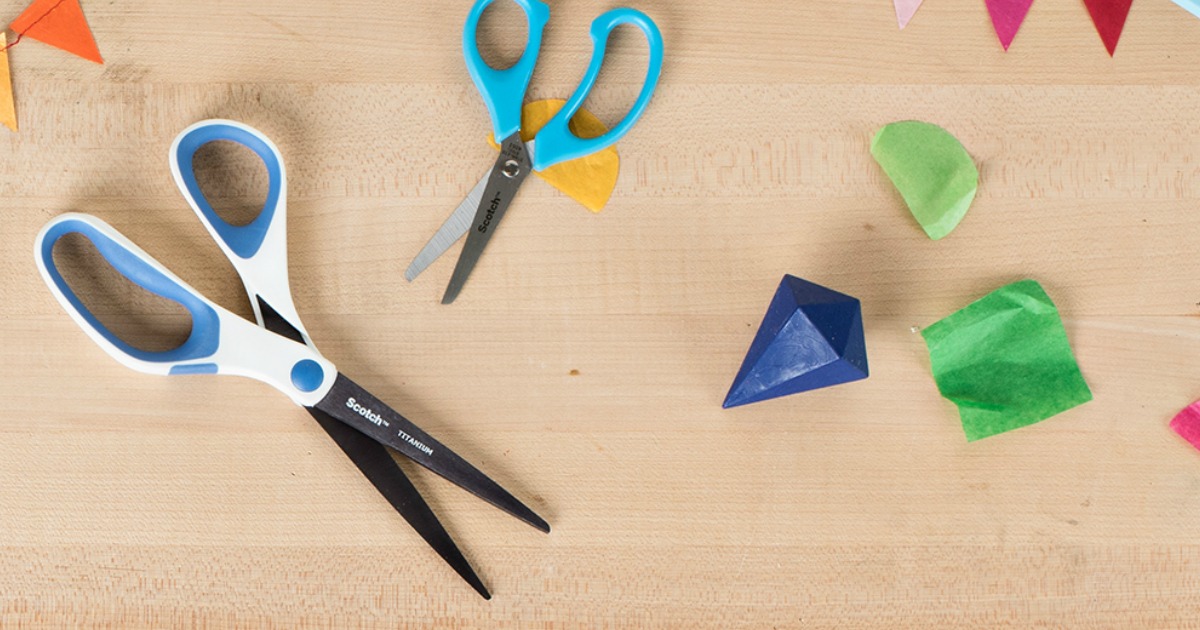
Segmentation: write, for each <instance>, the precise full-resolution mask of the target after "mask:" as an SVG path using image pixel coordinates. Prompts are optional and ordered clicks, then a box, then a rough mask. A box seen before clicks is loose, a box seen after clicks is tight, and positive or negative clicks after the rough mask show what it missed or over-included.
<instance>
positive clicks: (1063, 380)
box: [921, 280, 1092, 442]
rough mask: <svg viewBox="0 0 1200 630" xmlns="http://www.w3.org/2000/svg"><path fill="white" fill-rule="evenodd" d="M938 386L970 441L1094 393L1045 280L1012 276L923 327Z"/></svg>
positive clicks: (1044, 415) (1039, 418) (1038, 419)
mask: <svg viewBox="0 0 1200 630" xmlns="http://www.w3.org/2000/svg"><path fill="white" fill-rule="evenodd" d="M921 335H922V336H923V337H925V344H926V345H927V346H929V361H930V363H931V364H932V367H933V379H934V380H935V381H936V382H937V386H938V391H940V392H941V393H942V396H944V397H946V399H948V400H949V401H950V402H953V403H954V404H955V405H957V406H958V413H959V416H961V418H962V425H963V431H965V432H966V434H967V441H968V442H974V441H975V440H979V439H982V438H985V437H989V436H992V435H996V434H997V433H1004V432H1005V431H1011V430H1013V429H1018V428H1020V427H1023V426H1026V425H1030V424H1034V423H1035V422H1041V421H1042V420H1045V419H1046V418H1049V417H1050V416H1053V415H1055V414H1058V413H1061V412H1063V411H1066V410H1068V409H1070V408H1072V407H1075V406H1077V405H1081V404H1083V403H1085V402H1087V401H1089V400H1091V399H1092V391H1091V390H1090V389H1088V386H1087V383H1085V382H1084V380H1083V375H1082V374H1080V373H1079V365H1078V364H1077V363H1076V362H1075V356H1074V355H1073V354H1071V346H1070V344H1069V343H1068V342H1067V333H1066V331H1065V330H1064V329H1063V324H1062V319H1060V318H1059V316H1058V309H1056V308H1055V307H1054V302H1051V301H1050V296H1048V295H1046V292H1045V291H1044V290H1043V289H1042V285H1040V284H1038V283H1037V282H1035V281H1033V280H1022V281H1020V282H1014V283H1013V284H1009V285H1006V286H1003V287H1000V288H999V289H996V290H995V291H992V292H991V293H989V294H987V295H985V296H984V297H982V298H980V299H978V300H976V301H974V302H972V303H971V304H969V305H967V307H966V308H963V309H962V310H960V311H957V312H955V313H952V314H951V315H950V316H949V317H946V318H945V319H943V320H941V321H939V322H937V323H936V324H933V325H932V326H930V327H928V328H926V329H925V330H923V331H922V332H921Z"/></svg>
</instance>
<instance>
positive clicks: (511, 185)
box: [404, 0, 663, 304]
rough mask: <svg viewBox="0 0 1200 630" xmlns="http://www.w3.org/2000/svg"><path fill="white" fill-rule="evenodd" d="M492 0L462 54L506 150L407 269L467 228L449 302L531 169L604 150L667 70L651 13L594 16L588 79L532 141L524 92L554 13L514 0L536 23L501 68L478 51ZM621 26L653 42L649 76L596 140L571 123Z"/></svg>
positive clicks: (409, 274) (467, 34) (476, 14)
mask: <svg viewBox="0 0 1200 630" xmlns="http://www.w3.org/2000/svg"><path fill="white" fill-rule="evenodd" d="M492 2H493V0H476V2H475V5H474V6H473V7H471V12H470V13H469V14H468V15H467V22H466V25H465V26H464V28H463V55H464V56H465V57H466V60H467V71H468V72H469V73H470V75H471V80H472V81H474V82H475V87H476V88H478V89H479V94H480V95H481V96H482V97H483V103H484V105H486V106H487V110H488V114H489V115H490V116H491V119H492V132H493V133H494V134H495V138H496V141H497V142H500V143H501V144H500V156H499V157H498V158H496V162H495V164H494V165H493V166H492V168H491V169H490V170H488V172H487V173H485V174H484V176H483V178H482V179H480V180H479V183H478V184H476V185H475V187H474V188H472V189H471V192H470V193H468V194H467V197H466V199H463V201H462V203H460V204H459V205H458V208H456V209H455V210H454V212H453V213H452V214H451V215H450V217H449V218H448V219H446V222H445V223H443V224H442V226H441V227H440V228H439V229H438V231H437V232H436V233H435V234H434V235H433V237H432V238H431V239H430V240H429V242H428V243H427V244H426V245H425V247H424V248H423V249H422V250H421V251H420V253H418V254H417V257H416V258H415V259H413V261H412V264H410V265H409V266H408V269H407V270H405V272H404V277H405V278H406V279H408V280H409V281H410V282H411V281H412V280H413V279H414V278H416V277H417V275H419V274H420V273H421V272H422V271H424V270H425V268H426V267H428V266H429V265H430V264H431V263H432V262H433V261H434V260H437V258H438V257H440V256H441V255H442V254H443V253H445V252H446V250H447V249H449V248H450V246H451V245H453V244H454V243H455V242H456V241H458V239H460V238H462V236H463V235H464V234H466V235H467V242H466V244H465V245H463V249H462V253H461V254H459V257H458V264H457V265H455V267H454V273H453V275H451V277H450V284H449V285H448V286H447V287H446V293H445V294H444V295H443V296H442V304H449V303H451V302H453V301H454V299H455V298H456V297H458V294H459V293H460V292H461V291H462V288H463V285H464V284H466V282H467V277H468V276H470V275H471V270H472V269H474V268H475V264H476V263H477V262H479V256H480V255H481V254H482V253H483V248H484V247H486V246H487V244H488V241H489V240H490V239H491V238H492V234H494V233H495V232H496V228H497V227H498V226H499V224H500V220H501V219H503V218H504V213H505V212H506V211H507V210H508V206H509V204H510V203H512V200H513V197H514V196H516V194H517V190H519V189H520V187H521V183H522V182H524V181H525V178H526V177H527V176H528V175H529V171H530V170H534V171H542V170H544V169H546V168H547V167H550V166H553V165H555V164H558V163H560V162H565V161H567V160H573V159H575V158H580V157H583V156H586V155H590V154H592V153H595V152H597V151H601V150H603V149H605V148H607V147H609V146H611V145H612V144H613V143H615V142H616V141H617V140H620V139H621V138H622V137H624V136H625V134H626V133H628V132H629V130H630V128H632V127H633V125H634V123H636V122H637V121H638V119H639V118H641V116H642V113H643V112H644V111H645V109H646V105H647V104H649V102H650V97H651V95H653V93H654V88H655V86H656V85H657V84H658V76H659V73H660V71H661V70H662V61H663V44H662V35H661V34H660V33H659V32H658V27H657V26H656V25H655V24H654V21H653V20H651V19H650V18H649V17H647V16H646V14H644V13H642V12H641V11H636V10H634V9H629V8H620V9H613V10H611V11H608V12H606V13H604V14H602V15H601V16H600V17H598V18H596V19H595V21H593V22H592V27H591V35H592V42H593V45H594V48H593V51H592V60H591V63H589V64H588V67H587V71H586V72H584V75H583V80H582V81H581V82H580V84H579V87H578V88H576V89H575V92H574V93H573V94H572V95H571V98H569V99H568V100H567V102H566V104H565V105H563V108H562V109H561V110H559V112H558V113H557V114H555V115H554V117H553V118H551V119H550V120H549V121H548V122H547V123H546V125H545V126H544V127H542V128H541V129H540V130H539V131H538V132H537V134H536V135H534V137H533V139H532V140H530V141H529V142H525V141H523V140H521V133H520V129H521V107H522V105H523V104H524V102H525V91H526V89H528V87H529V79H530V78H531V77H532V76H533V67H534V65H535V64H536V63H537V56H538V49H539V48H540V47H541V44H542V29H543V28H545V26H546V22H547V21H548V20H549V19H550V8H549V7H548V6H547V5H546V4H545V3H544V2H541V0H514V2H516V4H517V6H519V7H521V9H522V10H524V11H525V19H526V21H527V23H528V25H529V34H528V40H527V41H526V42H525V52H523V53H522V54H521V58H520V59H519V60H517V63H516V64H514V65H513V66H512V67H510V68H506V69H504V70H497V69H495V68H493V67H491V66H489V65H488V64H487V62H485V61H484V60H483V57H482V56H480V54H479V45H478V44H477V43H476V39H475V34H476V31H477V30H478V29H479V18H480V16H481V15H482V14H483V10H484V9H486V8H487V7H488V5H490V4H491V3H492ZM622 24H632V25H634V26H636V27H638V28H639V29H641V30H642V33H644V34H645V35H646V41H647V43H648V44H649V48H650V61H649V64H648V66H647V68H646V80H645V82H644V83H643V84H642V91H641V93H639V94H638V97H637V101H635V102H634V104H633V107H631V108H630V110H629V113H628V114H626V115H625V118H624V119H622V120H621V122H619V123H617V125H616V126H615V127H613V128H612V129H611V130H610V131H608V132H607V133H605V134H604V135H601V136H599V137H597V138H586V139H585V138H580V137H578V136H576V135H575V134H574V132H572V131H571V130H570V128H569V127H568V126H567V124H568V123H569V122H570V121H571V118H572V117H573V116H575V113H576V112H577V111H579V107H580V106H581V105H583V101H584V100H585V99H587V96H588V94H589V93H590V92H591V91H592V87H593V86H594V85H595V83H596V77H597V76H598V75H599V74H600V66H601V65H602V64H603V63H604V50H605V47H606V46H607V43H608V36H609V34H610V33H612V31H613V29H615V28H616V27H618V26H620V25H622Z"/></svg>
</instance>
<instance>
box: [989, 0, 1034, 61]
mask: <svg viewBox="0 0 1200 630" xmlns="http://www.w3.org/2000/svg"><path fill="white" fill-rule="evenodd" d="M984 1H985V2H987V9H988V13H989V14H991V16H992V27H993V28H995V29H996V37H999V38H1000V45H1001V46H1004V50H1008V46H1009V44H1012V40H1013V38H1014V37H1016V36H1017V31H1018V30H1020V29H1021V22H1024V21H1025V14H1026V13H1029V6H1030V5H1032V4H1033V0H984Z"/></svg>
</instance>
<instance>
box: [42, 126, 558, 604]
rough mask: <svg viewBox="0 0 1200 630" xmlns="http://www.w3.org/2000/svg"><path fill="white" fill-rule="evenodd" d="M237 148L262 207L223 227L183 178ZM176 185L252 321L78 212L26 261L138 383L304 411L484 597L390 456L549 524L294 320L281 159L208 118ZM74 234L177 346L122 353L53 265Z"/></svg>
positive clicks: (175, 151) (178, 143)
mask: <svg viewBox="0 0 1200 630" xmlns="http://www.w3.org/2000/svg"><path fill="white" fill-rule="evenodd" d="M217 140H227V141H232V142H236V143H238V144H241V145H242V146H245V147H247V148H249V149H250V150H252V151H254V152H255V153H257V154H258V156H259V157H260V158H261V159H262V160H263V162H264V164H265V165H266V167H267V173H268V175H269V179H270V184H269V186H268V190H267V201H266V204H265V206H264V207H263V210H262V212H261V213H260V214H259V215H258V218H256V219H255V220H254V221H252V222H250V223H249V224H247V225H244V226H234V225H231V224H229V223H227V222H225V221H224V220H223V219H221V217H219V216H218V215H217V213H216V212H215V211H214V210H213V208H212V206H211V205H210V204H209V202H208V200H207V199H206V198H205V197H204V193H203V192H202V191H201V190H200V186H199V184H198V183H197V181H196V177H195V173H194V171H193V169H192V158H193V156H194V155H195V153H196V151H197V150H198V149H199V148H200V147H201V146H203V145H205V144H208V143H209V142H213V141H217ZM170 157H171V171H172V172H173V173H174V176H175V183H176V184H177V185H178V186H179V190H180V191H181V192H182V193H183V196H184V197H185V198H186V199H187V201H188V203H189V205H191V206H192V209H193V210H195V211H196V216H198V217H199V218H200V221H201V222H202V223H204V226H205V227H206V228H208V232H209V234H211V235H212V237H213V238H214V239H216V241H217V243H218V244H219V245H220V246H221V251H223V252H224V253H225V255H226V256H227V257H228V258H229V261H230V262H232V263H233V266H234V269H236V270H237V272H238V274H239V275H240V276H241V278H242V282H243V284H244V285H245V287H246V293H247V294H248V295H249V297H250V302H251V304H252V305H253V308H254V317H255V319H256V320H257V323H251V322H249V321H246V320H245V319H242V318H241V317H238V316H237V315H234V314H233V313H231V312H229V311H227V310H225V309H223V308H221V307H220V306H218V305H217V304H215V303H213V302H212V301H211V300H209V299H208V298H206V297H204V296H203V295H201V294H200V293H199V292H198V291H196V290H195V289H193V288H192V287H190V286H188V285H187V284H186V283H185V282H183V281H182V280H180V279H179V278H177V277H176V276H175V275H174V274H172V273H171V272H170V271H168V270H167V268H166V267H164V266H162V265H161V264H159V263H158V261H156V260H154V259H153V258H151V257H150V255H149V254H147V253H146V252H144V251H142V249H141V248H139V247H138V246H137V245H134V244H133V243H132V242H131V241H129V239H127V238H125V237H124V236H123V235H121V234H120V233H119V232H117V231H116V230H115V229H113V228H112V227H111V226H110V225H108V224H107V223H105V222H103V221H101V220H100V219H97V218H95V217H93V216H90V215H86V214H75V213H71V214H64V215H61V216H59V217H56V218H54V219H53V220H51V221H50V222H49V223H47V224H46V226H45V227H43V228H42V230H41V232H40V233H39V234H38V237H37V244H36V248H35V257H36V259H37V265H38V269H39V270H40V271H41V273H42V278H43V279H44V280H45V281H46V285H47V286H49V287H50V291H51V292H52V293H54V296H55V297H56V298H58V301H59V303H60V304H62V306H63V308H64V309H66V311H67V313H69V314H70V315H71V317H72V318H73V319H74V320H75V323H77V324H79V326H80V327H81V328H83V330H84V332H86V333H87V334H88V336H89V337H91V338H92V340H93V341H95V342H96V343H97V344H98V345H99V346H100V347H101V348H103V349H104V351H105V352H107V353H108V354H109V355H111V356H112V357H113V358H115V359H116V360H117V361H120V362H121V363H122V364H124V365H125V366H126V367H129V368H132V369H134V370H137V371H139V372H145V373H147V374H161V375H178V374H234V375H238V376H248V377H250V378H254V379H258V380H260V381H263V382H265V383H267V384H269V385H271V386H273V387H275V388H276V389H278V390H279V391H281V392H283V393H284V394H286V395H288V396H289V397H290V398H291V399H292V400H293V401H295V402H296V403H297V404H299V405H300V406H302V407H304V408H305V409H307V410H308V412H309V413H310V414H312V417H313V418H314V419H316V421H317V422H318V423H320V425H321V427H322V428H323V429H324V430H325V431H326V432H327V433H328V434H329V436H330V437H331V438H333V440H334V442H336V443H337V445H338V446H339V447H341V448H342V450H343V451H345V452H346V454H347V455H348V456H349V457H350V459H352V460H353V461H354V463H355V465H357V466H358V469H359V470H361V471H362V473H363V474H364V475H365V476H366V477H367V479H369V480H370V481H371V483H372V484H374V485H375V488H376V489H378V490H379V492H380V494H382V495H383V496H384V497H385V498H386V499H387V500H388V502H390V503H391V504H392V506H393V507H395V508H396V510H397V511H398V512H399V513H400V515H401V516H403V517H404V519H405V520H406V521H408V523H409V524H410V525H412V527H413V528H414V529H415V530H416V531H417V533H418V534H420V535H421V537H422V538H424V539H425V541H426V542H428V543H429V545H430V546H432V547H433V549H434V550H435V551H437V553H438V554H439V555H441V556H442V558H443V559H445V561H446V562H447V563H449V564H450V566H451V567H453V568H454V570H455V571H457V572H458V574H459V575H461V576H462V577H463V579H465V580H466V581H467V582H468V583H469V584H470V585H471V586H472V587H474V589H475V590H476V591H478V592H479V594H480V595H482V596H483V597H485V598H490V597H491V595H490V594H489V593H488V591H487V588H486V587H484V585H483V582H482V581H480V579H479V577H478V576H477V575H476V574H475V571H474V570H473V569H472V568H471V565H470V564H469V563H468V562H467V560H466V558H464V557H463V555H462V553H461V552H460V551H459V549H458V546H457V545H455V543H454V541H453V540H452V539H451V538H450V535H449V534H448V533H447V532H446V530H445V528H443V527H442V525H441V523H440V522H439V521H438V519H437V516H435V515H434V513H433V511H432V510H430V508H429V505H428V504H427V503H426V502H425V500H424V499H423V498H422V497H421V495H420V493H418V492H417V490H416V488H415V487H413V485H412V483H411V482H410V481H409V479H408V478H407V477H406V476H405V475H404V472H403V471H401V470H400V468H399V467H398V466H397V465H396V462H395V460H393V459H392V457H391V455H390V453H389V450H392V451H396V452H398V453H400V454H401V455H404V456H405V457H407V458H409V459H411V460H413V461H414V462H416V463H418V464H420V465H422V466H424V467H426V468H428V469H429V470H432V471H433V472H435V473H437V474H439V475H441V476H443V477H445V478H446V479H449V480H450V481H452V482H454V483H456V484H458V485H459V486H462V487H463V488H465V489H466V490H467V491H469V492H471V493H472V494H474V495H476V496H478V497H479V498H481V499H483V500H485V501H487V502H489V503H491V504H492V505H495V506H496V507H498V508H500V509H501V510H504V511H505V512H508V513H509V514H512V515H513V516H515V517H517V518H519V519H521V520H522V521H525V522H526V523H529V524H530V525H532V526H534V527H536V528H538V529H540V530H542V531H544V532H549V531H550V526H549V525H547V524H546V521H544V520H542V519H541V517H539V516H538V515H537V514H534V513H533V511H532V510H530V509H529V508H528V507H526V506H525V505H524V504H522V503H521V502H520V501H518V500H517V499H516V498H514V497H513V496H512V495H511V494H509V493H508V492H507V491H506V490H504V489H503V488H501V487H500V486H499V485H498V484H497V483H496V482H494V481H492V480H491V479H490V478H488V477H487V476H486V475H484V474H483V473H482V472H480V471H479V470H478V469H476V468H475V467H474V466H472V465H471V464H469V463H468V462H467V461H466V460H464V459H463V458H462V457H459V456H458V455H457V454H455V453H454V451H451V450H450V449H449V448H447V447H446V446H445V445H443V444H441V443H440V442H438V441H437V440H436V439H434V438H433V437H432V436H430V435H429V434H428V433H426V432H425V431H423V430H421V429H420V428H419V427H417V426H416V425H414V424H413V423H412V422H409V421H408V419H406V418H405V417H404V416H402V415H400V414H399V413H397V412H396V411H395V410H393V409H392V408H391V407H389V406H387V405H386V404H384V403H383V402H382V401H381V400H379V399H378V398H376V397H375V396H373V395H372V394H371V393H370V392H368V391H367V390H365V389H363V388H362V387H361V386H359V385H357V384H356V383H354V382H353V381H351V380H350V379H349V378H347V377H346V376H345V375H343V374H342V373H341V372H339V371H338V369H337V368H336V367H335V366H334V364H333V363H331V362H330V361H329V360H328V359H326V358H325V357H324V356H322V355H321V353H320V352H318V351H317V349H316V347H315V346H314V345H313V342H312V340H311V339H309V336H308V332H307V331H305V329H304V325H303V324H302V323H301V322H300V316H299V315H297V314H296V307H295V305H294V304H293V303H292V291H291V287H290V285H289V283H288V269H287V226H286V222H287V191H286V189H287V177H286V175H285V172H284V168H283V159H282V157H281V156H280V154H279V150H278V149H277V148H276V147H275V145H274V144H273V143H272V142H271V141H270V140H269V139H268V138H267V137H266V136H264V135H263V134H261V133H259V132H258V131H257V130H255V129H252V128H250V127H248V126H246V125H243V124H241V123H237V122H233V121H228V120H208V121H204V122H200V123H197V124H195V125H193V126H191V127H189V128H187V129H185V130H184V131H183V132H182V133H181V134H180V135H179V137H177V138H176V139H175V143H174V144H173V145H172V147H171V156H170ZM68 234H78V235H80V236H83V237H85V238H87V239H88V240H89V241H91V243H92V244H93V245H94V246H95V247H96V249H97V250H98V251H99V253H100V254H101V255H102V256H103V257H104V259H105V260H106V261H107V262H108V264H110V265H112V267H113V268H114V269H115V270H116V271H118V272H119V273H121V274H122V275H123V276H125V277H126V278H128V279H129V280H130V281H132V282H133V283H134V284H137V285H138V286H140V287H142V288H144V289H146V290H147V291H150V292H151V293H155V294H157V295H159V296H162V297H164V298H167V299H170V300H174V301H175V302H178V303H179V304H181V305H182V306H183V307H184V308H186V309H187V311H188V312H189V313H190V314H191V317H192V331H191V334H190V335H189V336H188V338H187V340H186V341H185V342H184V343H183V345H181V346H179V347H177V348H175V349H173V350H167V351H162V352H150V351H146V350H142V349H139V348H136V347H134V346H131V345H129V344H128V343H126V342H125V341H123V340H121V338H120V337H118V336H117V335H115V334H114V333H113V332H112V331H110V330H109V329H108V328H106V327H105V326H104V324H102V323H101V322H100V320H99V319H97V318H96V317H95V316H94V315H93V314H92V313H91V312H90V311H89V310H88V309H87V307H86V306H84V304H83V302H81V301H80V300H79V298H78V296H77V295H76V294H75V292H74V291H73V290H72V288H71V287H70V286H69V285H68V284H67V282H66V281H65V280H64V279H63V276H62V275H61V274H60V273H59V271H58V268H57V267H56V266H55V263H54V257H53V250H54V244H55V243H57V242H58V241H59V239H61V238H62V237H63V236H66V235H68Z"/></svg>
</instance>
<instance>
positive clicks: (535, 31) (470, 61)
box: [463, 0, 550, 142]
mask: <svg viewBox="0 0 1200 630" xmlns="http://www.w3.org/2000/svg"><path fill="white" fill-rule="evenodd" d="M513 1H514V2H516V3H517V6H519V7H521V9H522V10H524V11H525V20H526V23H527V24H528V25H529V35H528V40H527V41H526V42H525V52H523V53H521V58H520V59H518V60H517V63H515V64H513V65H512V67H510V68H506V69H504V70H497V69H495V68H493V67H491V66H489V65H487V62H485V61H484V60H483V57H482V56H480V54H479V43H478V42H477V41H476V40H475V35H476V31H478V30H479V18H480V16H482V15H483V10H484V9H486V8H487V7H488V5H490V4H491V3H492V2H493V0H476V2H475V5H474V6H472V7H471V12H470V13H468V14H467V23H466V25H465V26H463V57H465V58H466V60H467V72H469V73H470V74H471V80H472V81H474V82H475V87H476V88H478V89H479V95H480V96H482V97H483V103H484V105H487V110H488V114H490V115H491V117H492V133H494V134H495V135H496V142H504V140H505V138H508V137H509V136H511V135H512V134H514V133H516V132H517V130H518V129H520V128H521V107H522V106H524V104H525V90H526V89H527V88H528V87H529V80H530V79H531V78H533V67H534V65H536V64H537V56H538V50H539V49H541V47H542V30H543V29H544V28H545V27H546V22H547V21H549V20H550V7H549V6H547V5H546V3H544V2H542V1H541V0H513Z"/></svg>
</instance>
